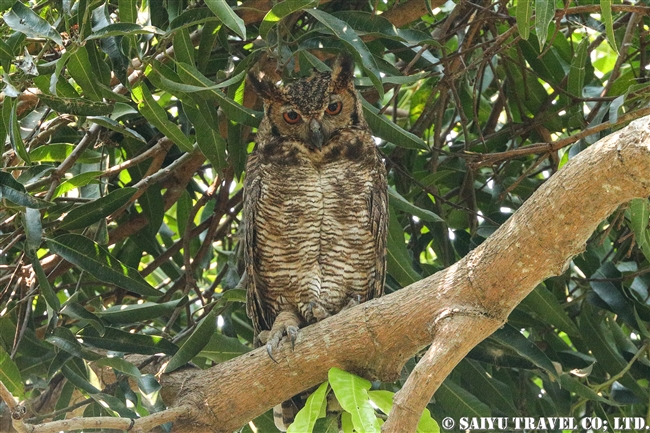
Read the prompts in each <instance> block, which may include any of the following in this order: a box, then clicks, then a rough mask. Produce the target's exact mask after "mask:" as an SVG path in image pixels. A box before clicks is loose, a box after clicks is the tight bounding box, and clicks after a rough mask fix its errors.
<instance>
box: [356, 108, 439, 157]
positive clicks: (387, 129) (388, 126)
mask: <svg viewBox="0 0 650 433" xmlns="http://www.w3.org/2000/svg"><path fill="white" fill-rule="evenodd" d="M361 102H362V103H363V115H364V117H365V118H366V121H367V122H368V125H369V126H370V129H371V130H372V133H373V134H374V135H376V136H377V137H379V138H383V139H384V140H386V141H388V142H391V143H393V144H395V145H397V146H400V147H406V148H409V149H426V147H427V146H426V144H424V141H423V140H422V139H421V138H419V137H417V136H415V135H413V134H411V133H410V132H408V131H405V130H404V129H402V128H400V127H399V126H398V125H396V124H395V123H393V122H391V121H390V120H388V119H387V118H386V117H385V116H383V115H380V114H378V113H379V110H378V109H377V108H375V107H373V106H372V105H371V104H369V103H368V102H367V101H366V100H365V99H362V100H361Z"/></svg>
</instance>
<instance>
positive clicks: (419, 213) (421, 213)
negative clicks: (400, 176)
mask: <svg viewBox="0 0 650 433" xmlns="http://www.w3.org/2000/svg"><path fill="white" fill-rule="evenodd" d="M388 201H389V203H390V205H391V206H392V207H393V208H395V209H399V210H401V211H404V212H406V213H410V214H411V215H415V216H416V217H418V218H420V219H421V220H423V221H429V222H432V223H441V222H444V220H443V219H442V218H440V217H439V216H438V215H436V214H435V213H433V212H431V211H429V210H426V209H422V208H420V207H417V206H415V205H414V204H413V203H411V202H409V201H408V200H406V199H405V198H404V197H402V195H401V194H400V193H398V192H397V191H395V190H394V189H393V188H388Z"/></svg>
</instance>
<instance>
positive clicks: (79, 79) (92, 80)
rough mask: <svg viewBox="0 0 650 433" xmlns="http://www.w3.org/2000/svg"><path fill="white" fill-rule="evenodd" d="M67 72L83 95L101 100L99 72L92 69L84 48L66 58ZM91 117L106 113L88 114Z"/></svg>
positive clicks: (94, 99)
mask: <svg viewBox="0 0 650 433" xmlns="http://www.w3.org/2000/svg"><path fill="white" fill-rule="evenodd" d="M67 66H68V72H69V73H70V75H72V78H74V80H75V82H76V83H77V84H78V85H79V87H81V89H82V90H83V91H84V95H85V96H86V97H88V98H90V99H92V100H93V101H101V100H102V91H101V89H100V88H99V83H100V81H99V71H96V70H94V69H93V67H92V64H91V63H90V58H89V57H88V50H87V49H86V47H79V48H78V49H77V50H76V51H74V53H72V54H71V55H70V57H68V63H67ZM88 114H89V115H92V116H101V115H102V114H108V113H105V112H104V113H95V112H93V113H88Z"/></svg>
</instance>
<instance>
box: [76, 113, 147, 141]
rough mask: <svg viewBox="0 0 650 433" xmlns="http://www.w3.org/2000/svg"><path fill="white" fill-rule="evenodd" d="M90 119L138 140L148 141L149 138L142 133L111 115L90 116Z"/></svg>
mask: <svg viewBox="0 0 650 433" xmlns="http://www.w3.org/2000/svg"><path fill="white" fill-rule="evenodd" d="M88 121H89V122H91V123H96V124H98V125H100V126H103V127H104V128H107V129H110V130H111V131H116V132H119V133H120V134H122V135H124V136H125V137H130V138H134V139H136V140H138V141H141V142H143V143H146V142H147V140H146V139H145V138H144V137H143V136H142V135H140V134H138V133H137V132H136V131H134V130H133V129H131V128H127V127H126V126H124V125H123V124H121V123H119V122H116V121H115V120H113V119H111V118H110V117H105V116H89V117H88Z"/></svg>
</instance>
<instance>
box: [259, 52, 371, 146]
mask: <svg viewBox="0 0 650 433" xmlns="http://www.w3.org/2000/svg"><path fill="white" fill-rule="evenodd" d="M249 80H250V82H251V84H252V85H253V87H254V88H255V90H256V91H257V93H258V94H259V95H260V96H261V97H262V99H264V120H263V121H262V122H263V124H262V125H260V130H265V131H268V132H269V133H270V134H271V135H272V136H273V137H284V138H290V139H293V140H295V141H296V142H298V143H300V144H302V145H304V146H305V147H307V148H308V149H309V150H311V151H320V150H322V148H323V147H324V146H327V143H328V141H329V140H330V139H331V138H333V137H334V136H335V135H336V134H337V131H340V130H341V129H345V128H356V127H360V126H365V121H364V120H363V117H362V114H361V103H360V101H359V98H358V96H357V93H356V90H355V88H354V63H353V62H352V60H351V59H350V58H349V57H347V56H339V57H338V58H337V59H336V61H335V63H334V66H333V67H332V72H314V73H313V74H312V75H311V76H310V77H308V78H303V79H301V80H298V81H295V82H292V83H290V84H286V85H284V86H279V85H277V84H276V83H273V82H272V81H271V80H269V79H268V78H265V77H261V78H260V77H258V76H257V75H255V74H253V73H249Z"/></svg>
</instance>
